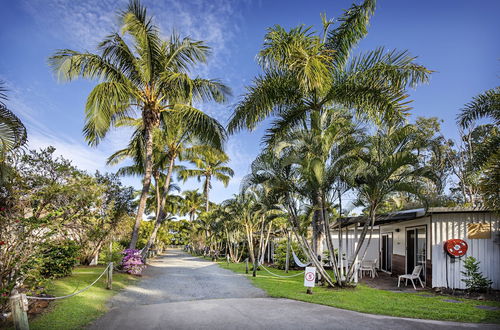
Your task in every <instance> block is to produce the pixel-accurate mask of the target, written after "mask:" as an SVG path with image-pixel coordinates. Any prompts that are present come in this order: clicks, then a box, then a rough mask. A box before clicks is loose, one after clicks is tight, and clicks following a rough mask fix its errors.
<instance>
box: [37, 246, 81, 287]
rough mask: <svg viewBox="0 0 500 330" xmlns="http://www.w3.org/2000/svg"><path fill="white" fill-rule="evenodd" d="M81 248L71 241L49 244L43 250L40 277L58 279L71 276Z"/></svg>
mask: <svg viewBox="0 0 500 330" xmlns="http://www.w3.org/2000/svg"><path fill="white" fill-rule="evenodd" d="M79 251H80V247H79V246H78V245H77V243H76V242H74V241H71V240H65V241H59V242H54V243H48V244H46V245H45V246H44V247H43V248H42V253H41V267H40V275H42V276H43V277H45V278H58V277H64V276H68V275H70V274H71V271H72V270H73V267H74V266H75V265H76V263H77V260H78V259H77V257H78V252H79Z"/></svg>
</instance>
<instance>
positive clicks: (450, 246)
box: [444, 238, 469, 257]
mask: <svg viewBox="0 0 500 330" xmlns="http://www.w3.org/2000/svg"><path fill="white" fill-rule="evenodd" d="M468 249H469V246H468V245H467V242H465V241H464V240H463V239H458V238H454V239H449V240H447V241H446V242H444V250H445V251H446V253H448V254H449V255H450V256H452V257H461V256H463V255H465V254H466V253H467V250H468Z"/></svg>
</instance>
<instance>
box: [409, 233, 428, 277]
mask: <svg viewBox="0 0 500 330" xmlns="http://www.w3.org/2000/svg"><path fill="white" fill-rule="evenodd" d="M418 228H425V257H424V265H423V266H424V268H423V269H422V274H423V277H424V278H423V280H422V282H424V285H427V283H426V279H427V254H428V252H429V251H427V243H428V230H427V224H422V225H415V226H409V227H405V273H406V274H409V272H408V230H415V229H418ZM415 237H417V236H415ZM411 270H412V271H413V269H411Z"/></svg>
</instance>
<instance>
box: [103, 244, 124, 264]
mask: <svg viewBox="0 0 500 330" xmlns="http://www.w3.org/2000/svg"><path fill="white" fill-rule="evenodd" d="M126 248H127V245H123V244H122V243H121V242H113V244H112V246H111V253H110V251H109V244H107V245H106V246H105V247H104V248H102V249H101V252H100V253H99V262H104V263H106V264H107V263H108V262H111V261H112V262H113V264H114V266H119V265H120V263H121V262H122V259H123V254H122V251H123V250H125V249H126Z"/></svg>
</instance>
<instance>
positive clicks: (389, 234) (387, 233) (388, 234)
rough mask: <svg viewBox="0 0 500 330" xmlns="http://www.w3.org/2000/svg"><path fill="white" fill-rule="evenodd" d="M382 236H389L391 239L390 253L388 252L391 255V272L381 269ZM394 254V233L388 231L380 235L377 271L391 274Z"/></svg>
mask: <svg viewBox="0 0 500 330" xmlns="http://www.w3.org/2000/svg"><path fill="white" fill-rule="evenodd" d="M383 236H387V237H388V238H389V236H390V237H391V240H392V246H391V247H392V251H389V252H390V255H391V270H390V271H388V270H386V269H382V253H383V246H384V239H383ZM393 254H394V233H393V232H392V231H388V232H385V233H380V258H379V260H380V267H379V269H380V270H381V271H383V272H384V273H387V274H392V255H393Z"/></svg>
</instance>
